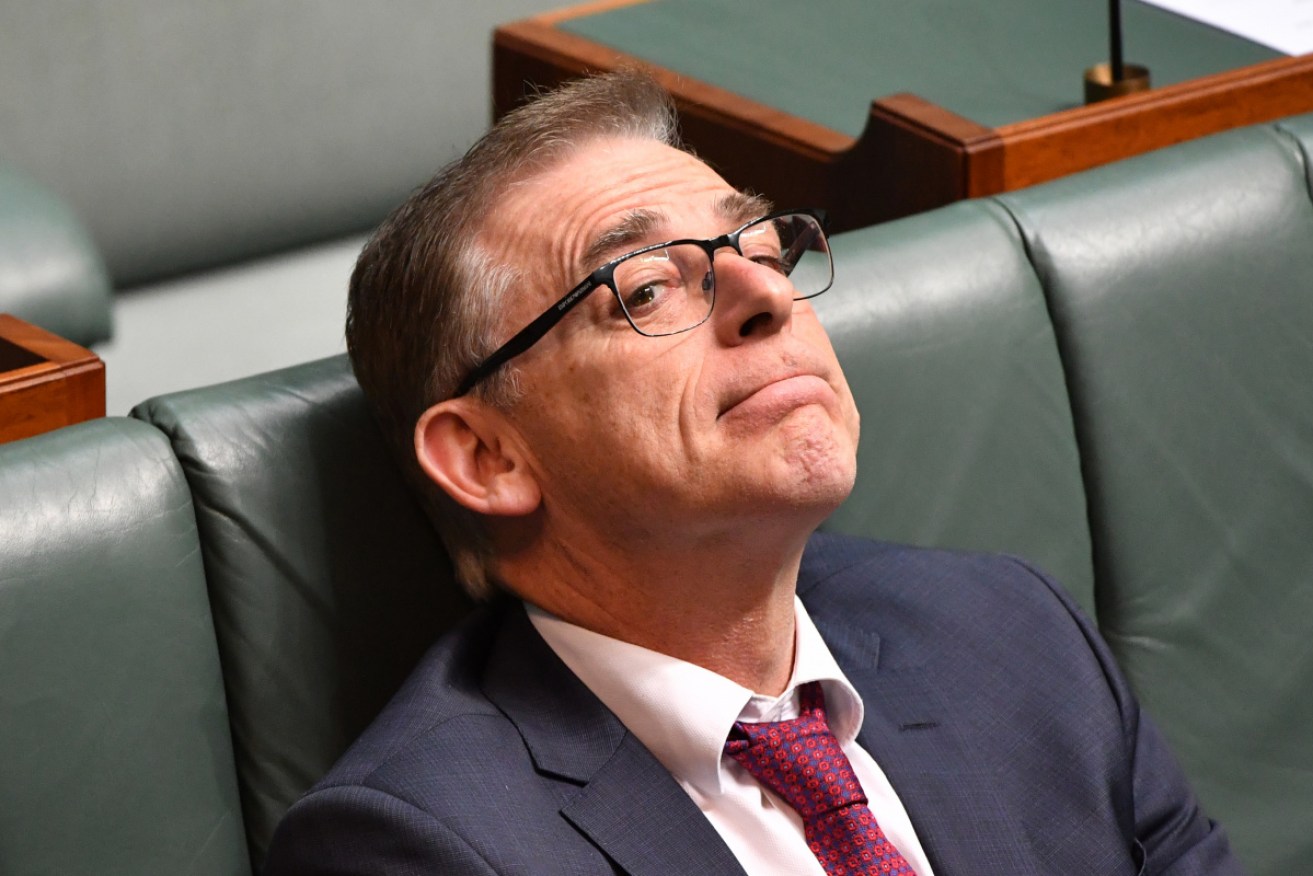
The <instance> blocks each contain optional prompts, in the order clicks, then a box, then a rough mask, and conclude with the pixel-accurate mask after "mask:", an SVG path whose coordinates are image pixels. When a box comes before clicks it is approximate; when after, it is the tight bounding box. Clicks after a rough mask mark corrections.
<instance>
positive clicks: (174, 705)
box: [0, 419, 250, 876]
mask: <svg viewBox="0 0 1313 876" xmlns="http://www.w3.org/2000/svg"><path fill="white" fill-rule="evenodd" d="M0 520H3V524H4V526H3V535H2V536H0V794H2V795H3V802H0V871H3V872H4V873H6V874H12V876H37V874H49V876H143V874H161V876H162V874H166V873H168V874H182V873H188V874H194V876H239V874H246V873H249V872H250V870H249V864H248V863H247V855H246V844H245V840H244V836H243V830H242V815H241V810H240V809H239V807H238V802H237V787H236V781H235V778H234V774H233V754H232V747H231V743H230V737H229V733H228V714H227V710H226V708H225V704H224V690H223V679H222V676H221V675H220V671H219V659H218V654H217V653H216V650H215V643H214V629H213V625H212V623H211V620H210V607H209V603H208V602H207V600H206V593H205V576H204V571H203V569H202V567H201V555H200V542H199V541H198V539H197V535H196V521H195V517H194V516H193V514H192V503H191V497H190V495H189V494H188V491H187V484H186V482H185V481H184V480H183V476H182V471H181V469H180V468H179V467H178V462H177V460H176V459H175V458H174V457H173V454H172V452H171V451H170V448H169V445H168V442H167V441H166V440H165V439H164V436H162V435H161V434H160V433H159V432H157V431H155V430H154V429H151V428H149V427H147V426H145V425H143V424H141V423H137V422H134V421H131V420H124V419H112V420H97V421H93V422H90V423H86V424H82V425H79V426H73V427H69V428H66V429H61V430H59V431H56V432H52V433H49V434H46V435H42V436H40V437H37V438H31V439H28V440H26V441H19V442H15V443H12V444H6V445H0Z"/></svg>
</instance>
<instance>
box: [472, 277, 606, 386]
mask: <svg viewBox="0 0 1313 876" xmlns="http://www.w3.org/2000/svg"><path fill="white" fill-rule="evenodd" d="M593 287H594V284H593V282H592V278H591V277H590V278H589V279H588V280H585V281H584V282H583V283H580V284H579V285H578V286H576V287H575V288H573V289H571V290H570V291H569V292H567V293H566V294H565V296H564V297H563V298H561V300H560V301H557V302H556V304H555V305H553V306H552V307H551V308H550V309H549V310H547V311H546V312H545V313H543V314H542V315H541V316H539V317H538V318H537V319H535V320H534V321H533V322H531V323H529V324H528V325H526V326H525V327H524V328H522V329H520V330H519V331H518V332H516V333H515V335H514V336H512V337H511V339H510V340H509V341H507V342H506V343H504V344H502V345H501V346H500V347H498V348H497V350H496V352H494V353H493V354H492V355H491V356H489V357H488V358H487V359H484V360H483V361H482V362H480V363H479V365H478V367H476V368H475V369H474V370H473V371H471V372H470V373H469V375H468V376H467V377H466V378H465V379H464V380H462V381H461V383H460V386H459V387H457V389H456V394H455V395H454V396H453V398H460V397H461V396H463V395H466V394H467V393H469V391H470V390H471V389H473V388H474V387H475V386H477V385H478V384H479V381H481V380H483V379H484V378H485V377H487V376H488V375H489V374H492V373H493V372H494V371H496V370H497V369H498V368H500V367H501V366H503V365H505V364H506V363H507V362H509V361H510V360H512V359H514V358H515V357H516V356H518V355H520V354H521V353H523V352H524V351H525V350H527V349H529V348H530V347H532V346H533V345H534V344H536V343H538V342H539V341H540V340H542V337H543V335H545V334H547V332H549V331H551V328H552V326H554V325H556V324H557V323H558V322H560V321H561V319H562V317H564V316H565V315H566V314H567V313H569V312H570V310H571V308H573V307H574V306H575V305H576V304H578V303H579V302H580V301H581V300H583V299H584V297H585V296H586V295H587V293H589V292H591V291H592V290H593Z"/></svg>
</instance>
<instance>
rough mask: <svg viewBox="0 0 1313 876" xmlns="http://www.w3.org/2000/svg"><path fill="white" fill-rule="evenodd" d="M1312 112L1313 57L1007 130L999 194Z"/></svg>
mask: <svg viewBox="0 0 1313 876" xmlns="http://www.w3.org/2000/svg"><path fill="white" fill-rule="evenodd" d="M1309 111H1313V55H1300V56H1298V57H1294V58H1278V59H1276V60H1274V61H1267V62H1265V63H1262V64H1255V65H1253V66H1252V67H1246V68H1244V69H1241V70H1232V71H1230V72H1227V73H1219V74H1217V75H1216V76H1206V77H1203V78H1200V79H1196V80H1193V81H1191V82H1182V83H1180V84H1178V85H1170V86H1167V87H1165V88H1159V89H1154V90H1152V91H1145V92H1140V93H1139V94H1132V95H1127V96H1126V97H1121V98H1117V99H1116V100H1108V101H1104V102H1102V103H1097V104H1092V105H1090V106H1084V107H1078V108H1076V109H1072V110H1067V111H1066V112H1061V113H1054V114H1053V115H1050V116H1044V117H1043V118H1039V119H1033V120H1031V121H1028V122H1019V123H1018V124H1015V125H1006V126H1004V127H1001V128H999V129H998V134H999V136H1000V137H1001V138H1002V140H1003V168H1004V169H1003V180H1002V188H1000V189H999V191H1006V190H1011V189H1016V188H1021V187H1022V186H1028V185H1032V184H1034V183H1038V182H1044V181H1045V180H1050V179H1055V178H1057V177H1059V176H1065V175H1067V174H1069V173H1075V172H1077V171H1080V170H1087V169H1089V168H1091V167H1097V166H1098V165H1100V164H1107V163H1108V162H1110V161H1116V160H1118V159H1121V158H1126V157H1128V156H1130V155H1139V154H1140V153H1143V152H1148V151H1150V150H1151V149H1160V148H1162V147H1164V146H1170V145H1172V144H1173V143H1180V142H1183V141H1185V140H1191V139H1194V138H1195V137H1202V136H1205V135H1207V134H1215V133H1217V132H1219V131H1226V130H1230V129H1231V128H1239V127H1242V126H1244V125H1255V124H1258V123H1260V122H1270V121H1275V120H1276V119H1280V118H1284V117H1285V116H1290V115H1295V114H1297V113H1304V112H1309Z"/></svg>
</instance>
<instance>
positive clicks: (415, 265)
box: [346, 71, 680, 598]
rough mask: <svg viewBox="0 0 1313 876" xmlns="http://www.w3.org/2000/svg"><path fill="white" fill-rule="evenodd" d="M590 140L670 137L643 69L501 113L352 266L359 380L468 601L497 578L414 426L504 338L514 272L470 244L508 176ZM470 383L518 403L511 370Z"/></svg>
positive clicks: (670, 111) (483, 541)
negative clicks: (423, 454) (430, 465)
mask: <svg viewBox="0 0 1313 876" xmlns="http://www.w3.org/2000/svg"><path fill="white" fill-rule="evenodd" d="M600 137H626V138H634V139H646V140H656V141H659V142H661V143H665V144H667V145H669V146H673V147H676V148H680V143H679V137H678V133H677V126H676V117H675V113H674V108H673V106H672V104H671V102H670V98H669V97H668V95H666V93H665V92H664V91H663V90H662V89H661V87H660V86H659V85H657V84H656V82H655V81H654V80H652V79H651V78H650V77H649V76H647V75H646V74H643V73H639V72H636V71H621V72H618V73H610V74H605V75H599V76H593V77H590V78H586V79H579V80H574V81H572V82H569V83H567V84H565V85H563V86H561V87H560V88H558V89H556V90H555V91H551V92H548V93H546V94H543V95H541V96H539V97H538V98H536V99H535V100H533V101H532V102H530V103H528V104H526V105H524V106H522V107H519V108H517V109H516V110H514V111H512V112H510V113H508V114H507V115H506V116H504V117H503V118H502V119H501V120H499V121H498V122H497V123H496V124H495V125H493V127H492V128H491V129H490V130H489V131H488V132H487V133H486V134H485V135H484V136H483V137H481V138H480V139H479V140H478V141H477V142H476V143H475V144H474V145H473V146H472V147H471V148H470V150H469V151H468V152H466V153H465V155H464V156H463V157H461V158H460V159H458V160H457V161H454V162H452V163H451V164H449V165H447V166H446V167H444V168H443V169H442V170H441V171H439V172H438V174H437V175H436V176H435V177H434V178H433V179H432V180H430V181H429V182H428V183H427V184H426V185H424V186H423V187H421V188H419V189H417V190H416V191H415V192H414V193H413V194H412V195H411V196H410V197H409V198H408V199H407V200H406V201H405V202H404V203H403V204H401V206H399V207H398V208H397V209H396V210H394V211H393V212H392V214H391V215H390V216H388V218H387V219H386V220H384V222H383V224H382V225H381V226H380V227H379V228H378V230H377V231H376V232H375V233H374V236H373V237H372V238H371V239H370V241H369V242H368V243H367V244H366V245H365V248H364V250H363V251H362V252H361V254H360V258H359V259H358V260H357V262H356V267H355V271H354V272H353V273H352V275H351V284H350V288H349V292H348V296H347V323H346V337H347V349H348V351H349V353H350V356H351V365H352V368H353V369H354V371H355V374H356V379H357V380H358V381H359V382H360V386H361V388H362V389H363V390H364V393H365V396H366V398H367V399H368V400H369V403H370V406H371V408H372V409H373V411H374V415H375V418H376V419H377V421H378V423H379V426H380V427H381V429H382V431H383V433H384V436H385V438H386V439H387V441H388V443H389V445H390V447H391V449H392V451H393V453H394V454H395V455H396V457H397V459H398V461H399V462H400V464H401V466H402V469H403V471H404V472H405V474H406V477H407V480H408V481H409V482H410V483H411V485H412V487H414V488H415V489H416V490H417V491H418V493H419V495H420V497H421V499H422V500H423V503H424V506H425V510H426V511H427V512H428V514H429V517H430V519H432V521H433V523H434V526H435V527H436V528H437V530H438V533H439V535H440V536H441V537H442V540H443V543H444V544H445V545H446V547H447V552H448V554H449V555H450V557H451V559H452V562H453V565H454V566H455V571H456V577H457V579H458V580H459V581H460V582H461V584H462V585H463V586H464V587H465V589H466V591H467V592H469V593H470V594H471V595H472V596H474V597H475V598H484V597H486V596H488V595H489V594H491V593H492V591H493V589H494V582H493V581H492V580H491V578H490V577H489V574H488V567H489V563H490V560H491V552H490V546H489V543H488V539H487V536H486V533H485V532H484V528H483V525H482V521H481V520H480V519H479V517H478V515H476V514H474V513H473V512H470V511H468V510H467V509H465V508H463V507H461V506H459V505H458V504H457V503H456V502H455V501H453V500H452V499H451V497H449V496H448V495H447V494H446V493H445V492H444V491H443V490H442V489H441V488H440V487H438V486H437V485H436V484H434V483H433V482H432V481H431V480H430V479H429V478H428V476H427V475H425V474H424V472H423V470H422V469H421V468H420V466H419V463H418V460H417V459H416V457H415V449H414V433H415V424H416V423H417V422H418V420H419V418H420V416H421V415H423V413H424V412H425V411H426V410H428V409H429V408H430V407H432V406H433V405H434V404H436V403H438V402H439V401H441V400H443V399H446V398H449V397H450V396H451V395H452V394H454V393H455V391H456V387H457V386H458V385H459V383H460V381H461V379H462V378H463V377H464V376H465V375H466V374H467V373H469V371H470V370H472V369H473V368H474V367H475V366H476V365H477V364H478V363H479V362H481V361H482V360H483V359H484V358H486V357H487V356H488V355H489V354H490V353H491V352H492V351H493V350H494V349H496V347H497V346H498V345H499V344H500V343H502V342H503V341H504V340H505V338H503V337H501V335H502V333H503V332H504V331H505V329H504V328H503V327H502V326H501V325H500V321H499V316H500V314H501V313H502V312H503V309H504V308H503V304H504V302H505V301H506V299H507V298H508V297H509V295H510V294H511V290H512V289H514V288H515V287H517V286H518V285H519V284H520V282H521V281H522V278H523V273H522V268H521V266H518V265H510V264H502V263H498V262H497V261H496V260H495V259H493V258H491V257H490V256H489V255H488V254H487V252H486V251H485V250H484V249H483V248H482V247H480V246H479V244H478V242H477V240H478V235H479V232H480V230H481V229H482V228H483V227H484V225H485V223H486V221H487V219H488V217H489V215H490V213H491V212H492V211H493V210H495V209H496V206H497V203H498V202H499V200H500V199H501V197H502V196H503V195H504V193H505V192H506V190H507V189H508V188H509V187H510V186H512V185H514V184H516V183H517V182H520V181H523V180H525V179H527V178H530V177H532V176H534V175H536V174H539V173H542V172H544V171H545V170H547V169H549V168H551V167H552V166H554V165H555V164H557V163H559V162H560V161H562V160H563V159H564V158H566V157H567V156H568V155H569V154H570V153H571V152H573V151H574V150H575V149H577V148H578V147H579V146H581V145H582V144H584V143H587V142H589V141H591V140H595V139H597V138H600ZM564 291H565V290H562V292H564ZM473 392H474V393H475V394H477V395H478V397H479V398H480V399H482V400H483V401H485V402H487V403H489V404H493V405H498V406H503V407H506V406H510V405H512V404H514V403H515V402H516V401H517V399H518V396H519V387H518V383H517V380H516V371H515V369H514V367H511V366H507V367H503V368H501V369H499V371H498V372H497V373H495V374H492V375H490V376H489V377H488V378H487V379H486V380H484V381H482V382H481V383H480V384H479V386H477V387H476V388H475V389H474V390H473Z"/></svg>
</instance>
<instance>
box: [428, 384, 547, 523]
mask: <svg viewBox="0 0 1313 876" xmlns="http://www.w3.org/2000/svg"><path fill="white" fill-rule="evenodd" d="M507 428H508V426H507V424H506V422H505V420H504V419H503V418H501V417H500V416H498V415H497V414H496V413H495V412H492V411H489V409H488V408H486V407H484V406H483V405H482V404H480V403H479V402H477V401H472V400H470V399H469V398H468V397H461V398H455V399H448V400H447V401H444V402H439V403H438V404H436V405H434V406H433V407H431V408H429V409H428V410H427V411H425V412H424V414H423V415H422V416H421V417H420V418H419V422H417V423H416V424H415V455H416V456H417V458H418V459H419V465H420V468H422V469H424V472H425V474H427V475H428V476H429V477H430V478H431V479H432V480H433V482H434V483H436V484H437V485H438V486H439V487H441V488H442V489H443V490H445V491H446V492H447V495H449V496H451V497H452V498H453V499H455V500H456V501H457V502H458V503H460V504H461V505H463V506H465V507H466V508H469V509H470V510H471V511H477V512H478V513H480V514H488V515H493V516H500V517H516V516H520V515H524V514H530V513H532V512H533V511H535V510H537V508H538V505H539V504H540V503H541V501H542V493H541V492H540V490H539V488H538V482H537V480H536V479H535V478H534V477H533V476H532V474H530V472H529V469H528V466H526V465H525V464H524V460H523V459H522V458H521V456H520V455H519V453H518V452H517V450H516V448H515V445H514V444H513V442H510V441H508V440H506V436H505V434H504V430H505V429H507Z"/></svg>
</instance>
